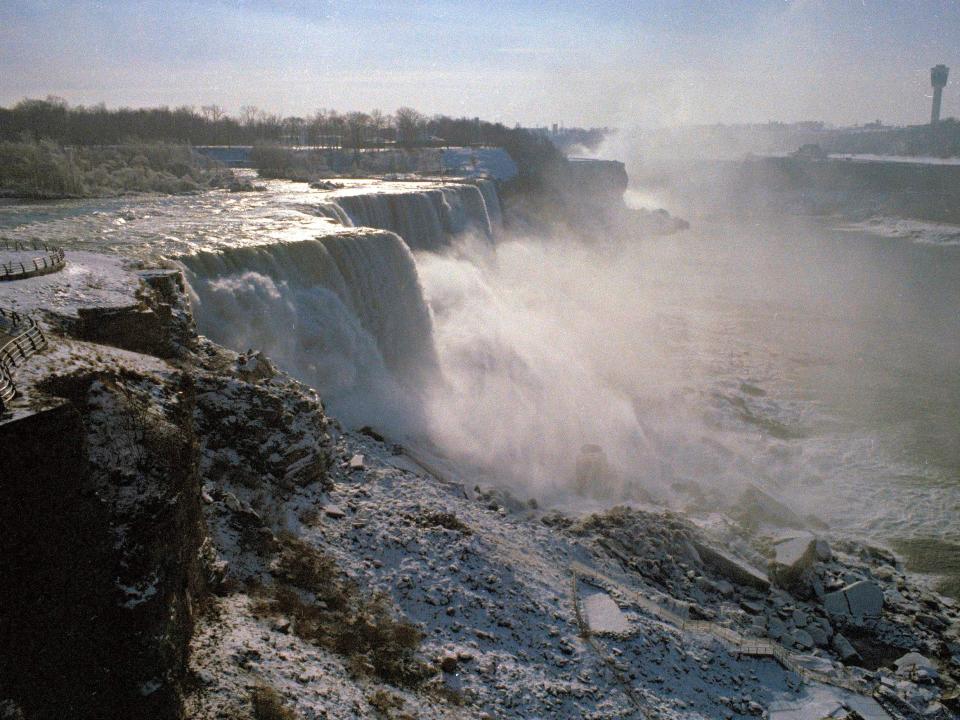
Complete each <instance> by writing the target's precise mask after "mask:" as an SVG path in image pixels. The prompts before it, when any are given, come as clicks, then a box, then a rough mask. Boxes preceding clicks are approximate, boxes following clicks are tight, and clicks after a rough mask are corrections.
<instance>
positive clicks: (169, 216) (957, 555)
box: [0, 182, 960, 592]
mask: <svg viewBox="0 0 960 720" xmlns="http://www.w3.org/2000/svg"><path fill="white" fill-rule="evenodd" d="M329 199H330V198H329V194H328V193H325V192H323V191H315V190H309V189H307V188H306V186H305V185H299V184H293V183H284V182H271V183H268V189H267V191H266V192H263V193H248V194H229V193H226V192H212V193H207V194H203V195H196V196H184V197H137V198H120V199H105V200H89V201H87V200H85V201H68V202H53V203H18V202H9V201H5V202H4V203H3V204H0V236H4V237H9V238H12V239H20V240H29V239H33V238H36V239H40V240H43V241H45V242H49V243H54V244H60V245H62V246H64V247H65V248H66V249H67V250H68V252H69V250H70V249H81V248H82V249H94V250H100V251H104V252H119V253H123V254H127V255H132V256H136V257H139V258H143V259H156V258H157V257H160V256H164V257H167V258H176V257H178V256H180V255H184V254H190V253H196V252H203V251H210V250H212V249H217V248H227V247H236V246H242V245H258V244H262V243H264V242H276V241H297V240H304V239H308V238H312V237H315V236H317V235H330V234H332V233H338V232H342V231H344V227H343V226H342V225H341V224H339V223H338V222H337V221H336V219H335V218H334V217H332V215H331V213H329V212H327V211H326V210H324V209H323V208H322V207H321V206H323V204H324V203H326V202H328V201H329ZM957 238H960V230H958V229H955V228H949V227H943V226H939V227H935V228H934V227H923V226H919V227H915V226H910V227H906V228H904V227H902V226H901V225H899V224H897V223H891V222H884V221H873V222H868V223H862V224H859V225H849V224H845V223H843V222H841V221H839V220H825V219H812V218H801V217H787V216H779V217H770V216H766V217H764V218H763V219H760V220H756V219H752V220H749V221H744V220H738V219H735V218H729V217H728V218H724V217H711V218H701V219H698V220H696V221H694V223H693V227H692V228H691V230H690V231H688V232H685V233H681V234H678V235H674V236H669V237H662V238H640V237H636V236H635V235H634V234H632V233H631V232H630V231H629V230H625V231H624V233H623V234H622V235H619V236H617V237H614V238H598V239H597V240H596V242H595V243H594V244H593V245H582V244H579V243H570V244H569V245H565V244H564V242H563V240H562V239H551V240H543V239H537V238H515V237H510V235H509V232H505V233H504V234H503V235H501V237H500V239H499V242H498V244H497V246H496V248H495V249H494V250H491V249H490V248H488V247H487V248H481V249H477V248H475V247H472V246H470V245H469V244H466V245H457V246H453V247H450V248H446V249H445V250H443V251H441V252H419V253H417V254H416V264H417V267H418V269H419V279H420V282H421V283H422V285H423V291H424V296H425V298H426V301H427V302H428V303H429V305H430V314H431V316H432V319H433V324H434V338H435V342H436V344H437V350H438V354H439V357H440V372H442V373H443V374H444V376H445V380H444V382H443V383H442V392H440V391H438V390H436V388H434V389H432V390H431V391H430V392H427V393H426V399H425V400H423V403H424V405H425V407H426V411H425V415H426V416H427V419H426V420H424V421H423V423H422V424H421V425H419V426H418V429H417V430H418V432H426V433H428V434H432V435H433V438H432V440H433V441H434V443H435V444H436V445H437V446H438V447H439V448H441V449H443V450H446V451H448V454H449V455H451V456H453V457H457V456H458V454H459V455H461V456H462V457H464V458H465V459H466V460H469V461H470V462H474V463H477V464H481V465H482V464H483V462H484V459H485V458H486V460H487V461H488V464H489V466H490V467H491V468H493V470H494V471H495V472H496V471H501V470H502V472H504V473H506V474H511V475H513V476H514V477H513V479H515V480H517V478H519V480H518V481H519V482H523V481H524V478H526V479H527V481H528V484H530V485H531V486H534V487H536V486H538V485H539V489H540V490H543V489H544V484H546V485H547V486H549V485H550V483H553V484H554V485H557V484H563V483H564V482H566V480H565V479H564V477H565V473H566V471H565V470H564V468H566V467H568V466H570V465H571V464H572V458H573V457H575V455H576V451H577V450H578V449H579V446H580V444H581V443H583V442H596V443H598V444H600V445H601V446H603V447H604V449H605V451H606V452H607V453H608V455H609V456H610V458H611V462H612V463H613V464H614V465H616V466H617V467H618V468H619V469H620V472H621V475H622V477H624V478H626V481H627V482H626V484H627V485H629V484H630V483H635V484H637V485H638V486H642V487H644V488H646V489H649V490H651V491H653V492H654V493H656V492H657V491H658V490H659V491H663V492H664V493H665V494H667V495H669V488H671V487H674V486H681V485H683V484H684V483H687V482H689V481H694V482H696V483H698V484H699V485H700V486H702V487H703V488H704V489H705V490H707V491H710V490H716V491H718V492H721V493H723V492H728V493H732V492H733V489H734V488H737V487H740V486H742V484H743V483H744V482H751V483H755V484H758V485H761V486H762V487H764V488H766V489H768V490H770V491H771V492H774V493H776V494H778V495H779V496H781V497H784V498H786V499H787V500H788V501H789V503H790V504H791V505H792V506H794V507H795V508H797V509H798V510H800V511H802V512H804V513H809V514H812V515H815V516H817V517H819V518H821V519H823V520H824V521H826V522H827V523H828V524H829V525H830V526H831V527H832V528H835V529H838V530H843V531H845V532H850V533H854V534H857V535H860V536H864V537H868V538H871V539H873V540H875V541H877V542H881V543H885V544H889V545H892V546H894V547H895V548H897V549H898V550H900V551H902V552H904V553H905V554H906V556H907V558H908V560H909V561H910V562H911V563H912V566H913V567H914V568H916V569H917V570H919V571H921V572H938V573H948V574H952V573H958V572H960V552H958V550H960V521H958V519H957V518H958V516H960V515H958V510H960V242H957ZM68 260H69V255H68ZM198 314H199V318H198V319H199V322H200V326H201V328H203V327H204V319H203V314H202V310H201V312H199V313H198ZM216 339H218V340H220V341H222V342H227V344H229V340H230V338H229V337H218V338H216ZM247 339H248V338H245V340H247ZM237 349H239V350H244V349H246V348H245V347H238V348H237ZM320 360H322V358H320ZM292 365H293V366H295V367H291V368H290V369H291V370H294V369H295V368H296V367H299V365H297V364H296V363H293V364H292ZM304 379H306V380H308V381H309V380H310V378H304ZM321 390H322V388H321ZM358 392H362V390H358ZM336 409H337V408H336V407H334V408H333V410H334V412H336ZM358 417H359V416H358ZM458 429H459V431H458ZM551 435H552V436H555V438H556V442H552V441H551V439H550V437H548V436H551ZM534 447H536V448H537V451H536V452H533V450H532V448H534ZM638 448H639V449H638ZM560 459H562V462H561V461H560ZM554 460H556V462H554ZM518 467H519V468H521V470H522V471H518V469H517V468H518ZM949 589H951V590H952V591H953V592H956V591H957V586H956V584H954V586H953V587H952V588H949Z"/></svg>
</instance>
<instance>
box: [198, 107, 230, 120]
mask: <svg viewBox="0 0 960 720" xmlns="http://www.w3.org/2000/svg"><path fill="white" fill-rule="evenodd" d="M200 114H201V115H203V117H205V118H206V119H207V120H209V121H210V122H219V121H220V120H222V119H223V117H224V116H225V115H226V114H227V111H226V110H224V109H223V108H222V107H220V106H219V105H202V106H201V107H200Z"/></svg>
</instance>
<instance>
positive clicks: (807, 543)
mask: <svg viewBox="0 0 960 720" xmlns="http://www.w3.org/2000/svg"><path fill="white" fill-rule="evenodd" d="M824 544H825V543H823V542H822V541H821V540H819V539H818V538H816V537H814V536H813V535H811V534H808V533H804V534H802V535H798V536H794V537H789V538H785V539H783V540H781V541H780V542H778V543H776V544H775V545H774V546H773V551H774V559H773V560H772V561H771V562H770V567H769V570H770V579H771V580H772V581H773V582H774V584H775V585H777V586H779V587H782V588H783V589H784V590H787V591H788V592H789V593H790V594H792V595H795V596H796V597H800V598H811V597H813V596H814V595H816V592H815V589H814V581H815V580H816V579H817V578H816V574H815V573H814V570H813V568H814V565H816V563H817V562H819V561H820V560H821V558H822V556H823V555H824V554H826V555H827V557H829V555H830V549H829V546H828V547H827V548H826V550H824V549H823V545H824Z"/></svg>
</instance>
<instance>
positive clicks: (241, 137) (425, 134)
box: [0, 97, 564, 185]
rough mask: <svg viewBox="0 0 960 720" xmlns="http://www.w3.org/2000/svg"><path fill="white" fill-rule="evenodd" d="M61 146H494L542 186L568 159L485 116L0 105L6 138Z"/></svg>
mask: <svg viewBox="0 0 960 720" xmlns="http://www.w3.org/2000/svg"><path fill="white" fill-rule="evenodd" d="M4 140H6V141H9V142H25V141H32V142H34V143H39V142H41V141H45V140H46V141H53V142H54V143H57V144H59V145H62V146H66V147H80V146H91V145H101V146H103V145H106V146H113V145H128V144H130V143H131V142H133V143H156V142H160V143H174V144H183V145H288V146H289V145H294V146H313V147H339V148H358V149H359V148H371V147H387V146H399V147H404V148H414V147H442V146H448V145H450V146H469V145H488V146H496V147H502V148H504V149H505V150H506V151H507V152H508V153H510V156H511V157H512V158H513V159H514V162H516V163H517V166H518V168H519V169H520V174H521V183H523V184H525V185H531V184H532V185H536V184H542V182H543V180H544V178H545V176H546V175H547V174H548V173H550V172H551V171H553V170H555V169H556V168H557V167H558V166H560V165H562V163H563V162H564V159H563V156H562V154H561V153H560V151H559V150H557V148H556V147H555V146H554V145H553V143H552V142H551V141H550V140H549V138H547V137H544V136H543V135H541V134H538V133H532V132H529V131H527V130H525V129H521V128H508V127H506V126H505V125H503V124H501V123H490V122H485V121H482V120H480V119H478V118H451V117H446V116H443V115H437V116H434V117H427V116H426V115H423V114H422V113H420V112H418V111H416V110H414V109H412V108H409V107H404V108H400V109H399V110H397V111H396V112H395V113H393V114H384V113H382V112H380V111H379V110H372V111H370V112H349V113H339V112H337V111H335V110H319V111H317V112H316V113H314V114H313V115H312V116H310V117H281V116H279V115H275V114H270V113H267V112H264V111H262V110H260V109H258V108H255V107H252V106H246V107H243V108H241V110H240V114H239V116H238V117H231V116H230V115H228V114H227V113H226V112H225V111H224V110H223V109H222V108H220V107H219V106H217V105H204V106H202V107H200V108H199V110H197V109H195V108H193V107H189V106H183V107H178V108H174V109H170V108H168V107H158V108H141V109H131V108H119V109H115V110H110V109H107V108H106V107H105V106H103V105H96V106H90V107H84V106H70V105H68V104H67V103H66V102H65V101H64V100H62V99H59V98H56V97H48V98H46V99H45V100H23V101H22V102H20V103H18V104H16V105H15V106H13V107H11V108H0V141H4Z"/></svg>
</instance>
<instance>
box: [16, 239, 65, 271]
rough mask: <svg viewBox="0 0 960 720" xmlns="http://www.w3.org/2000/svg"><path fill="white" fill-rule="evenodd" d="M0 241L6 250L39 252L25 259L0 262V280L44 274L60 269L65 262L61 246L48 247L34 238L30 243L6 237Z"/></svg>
mask: <svg viewBox="0 0 960 720" xmlns="http://www.w3.org/2000/svg"><path fill="white" fill-rule="evenodd" d="M0 242H2V243H3V249H4V250H7V251H8V252H36V253H41V254H39V255H37V256H35V257H32V258H29V259H27V260H16V261H15V260H11V261H9V262H0V280H22V279H24V278H29V277H34V276H36V275H45V274H47V273H52V272H56V271H57V270H60V269H62V268H63V266H64V264H65V263H66V260H65V258H64V253H63V248H58V247H50V246H49V245H46V244H45V243H41V242H38V241H36V240H35V241H33V242H32V243H31V244H30V245H27V244H26V243H23V242H20V241H19V240H8V239H6V238H3V239H2V240H0Z"/></svg>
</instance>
